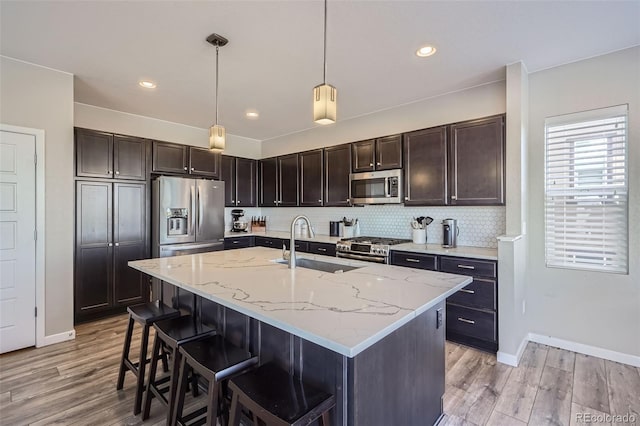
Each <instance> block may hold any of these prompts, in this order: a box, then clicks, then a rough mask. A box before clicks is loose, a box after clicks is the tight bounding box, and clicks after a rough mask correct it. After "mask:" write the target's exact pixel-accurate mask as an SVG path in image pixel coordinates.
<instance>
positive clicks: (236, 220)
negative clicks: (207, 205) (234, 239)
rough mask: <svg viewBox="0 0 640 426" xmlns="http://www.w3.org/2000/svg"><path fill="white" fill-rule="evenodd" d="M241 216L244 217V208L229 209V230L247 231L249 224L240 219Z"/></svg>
mask: <svg viewBox="0 0 640 426" xmlns="http://www.w3.org/2000/svg"><path fill="white" fill-rule="evenodd" d="M242 217H244V210H242V209H233V210H231V232H247V228H248V227H249V224H248V223H247V221H245V220H242V219H241V218H242Z"/></svg>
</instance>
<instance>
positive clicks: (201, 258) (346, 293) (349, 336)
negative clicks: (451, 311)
mask: <svg viewBox="0 0 640 426" xmlns="http://www.w3.org/2000/svg"><path fill="white" fill-rule="evenodd" d="M280 257H281V252H280V250H275V249H271V248H265V247H251V248H245V249H239V250H227V251H217V252H209V253H200V254H193V255H187V256H176V257H164V258H157V259H146V260H137V261H131V262H129V266H131V267H133V268H135V269H137V270H139V271H141V272H144V273H145V274H148V275H151V276H153V277H156V278H159V279H161V280H163V281H166V282H168V283H171V284H173V285H175V286H177V287H180V288H182V289H185V290H187V291H190V292H192V293H194V294H197V295H199V296H201V297H204V298H206V299H209V300H212V301H214V302H216V303H219V304H221V305H223V306H226V307H228V308H231V309H233V310H236V311H238V312H240V313H242V314H245V315H247V316H249V317H252V318H255V319H257V320H259V321H262V322H264V323H267V324H269V325H272V326H274V327H277V328H279V329H281V330H284V331H286V332H289V333H291V334H294V335H296V336H299V337H301V338H303V339H306V340H308V341H311V342H313V343H316V344H318V345H320V346H323V347H325V348H327V349H330V350H332V351H335V352H338V353H340V354H342V355H345V356H347V357H354V356H356V355H357V354H359V353H360V352H362V351H363V350H365V349H367V348H368V347H370V346H371V345H373V344H374V343H376V342H377V341H379V340H381V339H382V338H384V337H385V336H387V335H389V334H390V333H392V332H393V331H395V330H397V329H398V328H400V327H401V326H403V325H404V324H406V323H407V322H409V321H411V319H413V318H415V317H416V316H418V315H420V314H421V313H423V312H425V311H427V310H428V309H429V308H431V307H433V306H435V305H436V304H438V303H440V302H441V301H442V300H444V299H445V298H447V297H448V296H450V295H452V294H453V293H455V292H456V291H458V290H459V289H461V288H462V287H464V286H465V285H467V284H469V283H471V281H472V279H471V278H470V277H466V276H462V275H453V274H446V273H442V272H433V271H425V270H419V269H412V268H404V267H400V266H391V265H381V264H373V263H368V262H359V261H353V260H346V259H340V258H335V257H327V256H317V255H312V254H308V253H304V254H298V256H297V257H298V259H300V258H307V259H315V260H318V261H324V262H331V263H340V264H344V265H351V266H358V267H360V268H359V269H354V270H351V271H348V272H342V273H327V272H320V271H315V270H312V269H306V268H302V267H300V266H298V267H297V268H296V269H293V270H290V269H288V267H287V265H285V264H281V263H277V262H276V261H275V260H277V259H279V258H280Z"/></svg>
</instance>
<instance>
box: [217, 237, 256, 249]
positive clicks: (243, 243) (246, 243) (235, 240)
mask: <svg viewBox="0 0 640 426" xmlns="http://www.w3.org/2000/svg"><path fill="white" fill-rule="evenodd" d="M254 245H255V239H254V237H253V236H245V237H227V238H225V239H224V249H225V250H233V249H240V248H246V247H253V246H254Z"/></svg>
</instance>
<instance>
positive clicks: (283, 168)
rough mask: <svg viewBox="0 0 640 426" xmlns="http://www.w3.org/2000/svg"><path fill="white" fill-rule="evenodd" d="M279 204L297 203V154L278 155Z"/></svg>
mask: <svg viewBox="0 0 640 426" xmlns="http://www.w3.org/2000/svg"><path fill="white" fill-rule="evenodd" d="M278 168H279V171H278V184H279V186H280V198H279V199H278V200H279V202H278V205H279V206H287V207H290V206H297V205H298V154H290V155H283V156H282V157H278Z"/></svg>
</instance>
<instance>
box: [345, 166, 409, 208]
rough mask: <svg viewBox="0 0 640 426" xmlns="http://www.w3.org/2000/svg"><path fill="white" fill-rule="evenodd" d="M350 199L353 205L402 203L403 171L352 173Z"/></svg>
mask: <svg viewBox="0 0 640 426" xmlns="http://www.w3.org/2000/svg"><path fill="white" fill-rule="evenodd" d="M349 181H350V186H349V198H350V200H351V203H352V204H400V203H402V170H401V169H394V170H382V171H379V172H364V173H351V174H350V175H349Z"/></svg>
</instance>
